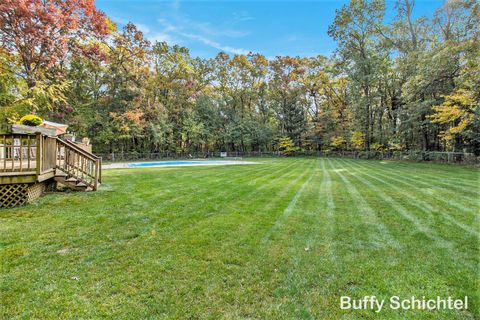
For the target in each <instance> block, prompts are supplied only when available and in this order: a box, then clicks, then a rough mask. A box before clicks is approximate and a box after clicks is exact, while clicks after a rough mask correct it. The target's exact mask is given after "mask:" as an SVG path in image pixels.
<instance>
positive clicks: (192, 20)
mask: <svg viewBox="0 0 480 320" xmlns="http://www.w3.org/2000/svg"><path fill="white" fill-rule="evenodd" d="M347 2H348V1H343V0H338V1H333V0H330V1H327V0H323V1H322V0H317V1H285V0H284V1H272V0H264V1H253V0H248V1H230V0H224V1H208V0H201V1H192V0H184V1H181V0H173V1H167V0H97V1H96V5H97V8H99V9H100V10H102V11H104V12H105V13H106V14H107V15H108V16H109V17H111V18H112V19H113V20H114V21H115V22H117V23H118V24H119V26H120V27H121V26H123V25H124V24H125V23H127V22H128V21H131V22H133V23H135V24H136V25H137V26H138V27H139V28H140V29H141V30H142V31H143V32H144V33H145V35H146V37H147V38H149V39H150V40H152V41H154V40H159V41H167V42H168V43H169V44H179V45H182V46H185V47H187V48H189V49H190V52H191V54H192V55H193V56H200V57H204V58H210V57H214V56H215V55H216V54H217V53H218V52H219V51H225V52H227V53H229V54H246V53H248V52H249V51H253V52H259V53H261V54H263V55H265V56H267V57H269V58H271V57H275V56H278V55H291V56H297V55H298V56H315V55H319V54H323V55H329V54H331V53H332V52H333V51H334V50H335V48H336V44H335V42H334V41H333V40H332V39H330V38H329V37H328V35H327V30H328V26H329V25H330V24H331V23H332V21H333V19H334V16H335V10H336V9H338V8H341V7H342V6H343V5H344V4H345V3H347ZM441 3H442V1H441V0H417V1H416V5H415V11H414V13H415V15H416V16H420V15H427V16H430V15H431V14H432V13H433V12H434V10H435V9H436V8H437V7H438V6H440V5H441ZM393 4H394V1H387V7H388V14H387V16H393V15H394V7H393Z"/></svg>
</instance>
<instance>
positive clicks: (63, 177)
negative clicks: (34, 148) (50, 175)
mask: <svg viewBox="0 0 480 320" xmlns="http://www.w3.org/2000/svg"><path fill="white" fill-rule="evenodd" d="M101 163H102V160H101V158H100V157H97V156H96V155H94V154H93V153H91V152H88V151H86V150H83V149H81V148H80V147H78V146H77V145H75V143H73V142H70V141H67V140H61V139H58V138H57V165H56V168H55V178H54V179H55V181H56V182H57V183H60V184H61V185H63V186H65V187H67V188H69V189H71V190H76V191H95V190H97V189H98V188H99V186H100V183H101Z"/></svg>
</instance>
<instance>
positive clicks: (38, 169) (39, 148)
mask: <svg viewBox="0 0 480 320" xmlns="http://www.w3.org/2000/svg"><path fill="white" fill-rule="evenodd" d="M36 139H37V150H36V151H37V154H36V158H37V159H35V160H36V173H37V178H38V176H39V175H40V174H41V173H42V142H43V139H42V134H41V133H37V134H36Z"/></svg>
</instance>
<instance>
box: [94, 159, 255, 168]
mask: <svg viewBox="0 0 480 320" xmlns="http://www.w3.org/2000/svg"><path fill="white" fill-rule="evenodd" d="M168 161H196V162H195V163H180V164H174V163H172V164H170V163H169V164H159V165H152V166H138V167H136V166H129V164H135V163H149V162H163V161H138V162H117V163H109V164H103V165H102V169H138V168H163V167H194V166H223V165H235V164H237V165H238V164H260V162H253V161H243V160H200V159H192V160H165V162H168ZM201 161H205V163H199V162H201ZM209 161H218V162H216V163H212V162H209Z"/></svg>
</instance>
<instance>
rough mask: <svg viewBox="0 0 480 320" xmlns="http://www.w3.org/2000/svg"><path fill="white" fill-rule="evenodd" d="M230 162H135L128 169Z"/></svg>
mask: <svg viewBox="0 0 480 320" xmlns="http://www.w3.org/2000/svg"><path fill="white" fill-rule="evenodd" d="M229 162H231V161H224V160H179V161H155V162H135V163H129V164H128V166H129V167H157V166H172V165H173V166H175V165H202V164H224V163H229Z"/></svg>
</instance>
